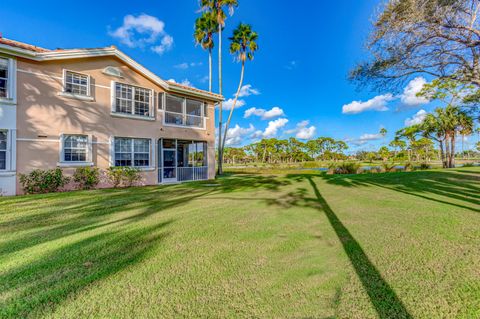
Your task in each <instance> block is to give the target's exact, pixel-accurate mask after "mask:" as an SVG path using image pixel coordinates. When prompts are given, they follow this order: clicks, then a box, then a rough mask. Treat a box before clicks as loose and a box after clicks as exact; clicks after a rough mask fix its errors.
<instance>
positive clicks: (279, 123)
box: [262, 118, 288, 137]
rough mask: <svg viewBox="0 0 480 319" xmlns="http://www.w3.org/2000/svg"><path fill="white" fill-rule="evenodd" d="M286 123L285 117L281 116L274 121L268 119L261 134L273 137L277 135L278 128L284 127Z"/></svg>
mask: <svg viewBox="0 0 480 319" xmlns="http://www.w3.org/2000/svg"><path fill="white" fill-rule="evenodd" d="M287 123H288V119H286V118H281V119H277V120H275V121H270V122H268V126H267V128H266V129H265V131H263V133H262V136H263V137H273V136H275V135H277V132H278V130H279V129H280V128H282V127H284V126H285V125H286V124H287Z"/></svg>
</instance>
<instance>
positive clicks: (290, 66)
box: [285, 60, 298, 70]
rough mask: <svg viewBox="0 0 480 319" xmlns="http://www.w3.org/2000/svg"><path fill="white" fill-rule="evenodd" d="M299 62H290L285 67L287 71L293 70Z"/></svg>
mask: <svg viewBox="0 0 480 319" xmlns="http://www.w3.org/2000/svg"><path fill="white" fill-rule="evenodd" d="M297 65H298V62H297V61H295V60H292V61H289V62H288V64H287V65H285V69H287V70H293V69H295V68H296V67H297Z"/></svg>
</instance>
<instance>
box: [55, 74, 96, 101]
mask: <svg viewBox="0 0 480 319" xmlns="http://www.w3.org/2000/svg"><path fill="white" fill-rule="evenodd" d="M67 72H70V73H76V74H79V75H83V76H86V77H87V95H81V94H74V93H69V92H65V88H66V86H67ZM62 75H63V81H62V82H63V88H62V92H63V93H66V94H69V95H73V96H75V97H77V96H78V97H80V96H82V97H90V98H91V97H92V95H91V93H90V92H91V88H90V83H92V81H91V77H90V75H89V74H85V73H81V72H77V71H73V70H70V69H63V70H62Z"/></svg>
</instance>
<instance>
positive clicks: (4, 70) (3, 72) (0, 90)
mask: <svg viewBox="0 0 480 319" xmlns="http://www.w3.org/2000/svg"><path fill="white" fill-rule="evenodd" d="M8 82H9V81H8V59H0V98H2V97H3V98H7V97H8V84H9V83H8Z"/></svg>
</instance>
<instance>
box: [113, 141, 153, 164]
mask: <svg viewBox="0 0 480 319" xmlns="http://www.w3.org/2000/svg"><path fill="white" fill-rule="evenodd" d="M114 156H115V160H114V165H115V166H132V167H149V166H150V139H146V138H124V137H116V138H115V142H114Z"/></svg>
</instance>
